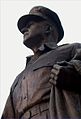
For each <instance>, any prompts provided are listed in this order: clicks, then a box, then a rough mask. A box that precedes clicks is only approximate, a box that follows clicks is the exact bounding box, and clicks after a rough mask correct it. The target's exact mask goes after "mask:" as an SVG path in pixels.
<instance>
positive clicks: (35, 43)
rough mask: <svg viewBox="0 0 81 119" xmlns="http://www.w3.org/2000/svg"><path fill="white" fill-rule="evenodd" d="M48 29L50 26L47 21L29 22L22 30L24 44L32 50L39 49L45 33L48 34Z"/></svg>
mask: <svg viewBox="0 0 81 119" xmlns="http://www.w3.org/2000/svg"><path fill="white" fill-rule="evenodd" d="M50 29H51V27H50V24H49V22H47V21H40V22H35V21H31V22H29V23H28V24H27V25H26V26H25V28H23V29H22V31H23V33H24V41H23V42H24V44H25V45H26V46H27V47H29V48H31V49H32V50H33V49H34V50H35V49H37V48H39V47H40V45H41V44H42V42H44V39H45V33H49V31H50Z"/></svg>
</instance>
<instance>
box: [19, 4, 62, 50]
mask: <svg viewBox="0 0 81 119" xmlns="http://www.w3.org/2000/svg"><path fill="white" fill-rule="evenodd" d="M18 29H19V31H20V32H21V33H22V34H24V44H25V45H26V46H27V47H29V48H31V49H32V47H34V46H37V47H40V45H42V44H48V45H49V44H50V43H52V45H53V43H55V42H56V43H58V42H59V41H60V40H61V39H62V38H63V36H64V30H63V27H62V24H61V22H60V19H59V17H58V15H57V14H56V13H55V12H53V11H52V10H50V9H48V8H46V7H43V6H36V7H33V8H32V9H31V10H30V12H29V14H28V15H24V16H22V17H21V18H20V19H19V20H18Z"/></svg>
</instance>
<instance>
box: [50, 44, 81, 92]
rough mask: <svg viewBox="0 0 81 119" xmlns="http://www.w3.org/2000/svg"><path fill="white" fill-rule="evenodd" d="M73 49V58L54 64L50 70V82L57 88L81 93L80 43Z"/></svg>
mask: <svg viewBox="0 0 81 119" xmlns="http://www.w3.org/2000/svg"><path fill="white" fill-rule="evenodd" d="M74 48H75V49H73V54H74V55H73V58H72V59H71V60H70V61H69V62H66V61H63V62H59V63H57V64H55V65H54V66H53V69H52V70H51V75H50V82H51V83H52V84H54V85H55V86H57V87H58V88H61V89H65V90H69V91H74V92H77V93H80V94H81V44H80V45H79V44H78V46H77V47H76V46H75V47H74Z"/></svg>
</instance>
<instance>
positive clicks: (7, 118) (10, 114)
mask: <svg viewBox="0 0 81 119" xmlns="http://www.w3.org/2000/svg"><path fill="white" fill-rule="evenodd" d="M14 112H15V111H14V106H13V99H12V93H11V92H10V95H9V96H8V99H7V102H6V105H5V108H4V111H3V114H2V117H1V119H14V118H15V113H14Z"/></svg>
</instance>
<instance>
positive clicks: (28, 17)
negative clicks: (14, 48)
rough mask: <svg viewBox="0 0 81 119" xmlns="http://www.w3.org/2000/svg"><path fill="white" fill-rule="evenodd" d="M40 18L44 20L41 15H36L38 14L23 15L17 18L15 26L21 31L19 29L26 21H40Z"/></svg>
mask: <svg viewBox="0 0 81 119" xmlns="http://www.w3.org/2000/svg"><path fill="white" fill-rule="evenodd" d="M40 20H45V19H44V18H43V17H41V16H38V15H30V14H29V15H24V16H22V17H21V18H20V19H19V20H18V23H17V26H18V29H19V31H20V32H21V33H23V32H22V31H21V29H23V28H24V27H25V26H26V25H27V23H29V22H30V21H36V22H37V21H40Z"/></svg>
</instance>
